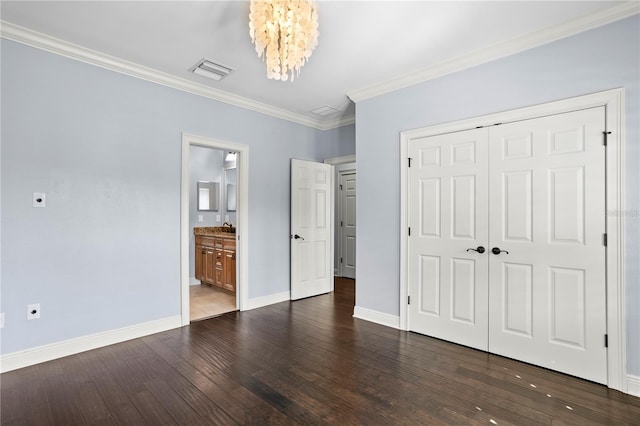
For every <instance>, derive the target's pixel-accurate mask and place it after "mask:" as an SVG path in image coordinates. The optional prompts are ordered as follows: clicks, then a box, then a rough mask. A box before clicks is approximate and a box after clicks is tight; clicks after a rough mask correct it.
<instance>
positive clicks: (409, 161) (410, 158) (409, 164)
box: [408, 157, 411, 167]
mask: <svg viewBox="0 0 640 426" xmlns="http://www.w3.org/2000/svg"><path fill="white" fill-rule="evenodd" d="M408 160H409V167H411V157H409V158H408Z"/></svg>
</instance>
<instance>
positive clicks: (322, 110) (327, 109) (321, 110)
mask: <svg viewBox="0 0 640 426" xmlns="http://www.w3.org/2000/svg"><path fill="white" fill-rule="evenodd" d="M311 112H312V113H314V114H318V115H319V116H321V117H326V116H328V115H332V114H336V113H338V112H340V111H339V110H337V109H335V108H334V107H331V106H329V105H322V106H321V107H318V108H316V109H312V110H311Z"/></svg>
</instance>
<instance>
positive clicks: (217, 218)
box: [216, 214, 220, 223]
mask: <svg viewBox="0 0 640 426" xmlns="http://www.w3.org/2000/svg"><path fill="white" fill-rule="evenodd" d="M216 222H218V223H220V215H219V214H217V215H216Z"/></svg>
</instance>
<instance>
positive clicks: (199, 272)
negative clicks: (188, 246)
mask: <svg viewBox="0 0 640 426" xmlns="http://www.w3.org/2000/svg"><path fill="white" fill-rule="evenodd" d="M195 250H196V252H195V258H196V279H197V280H200V281H203V280H204V261H205V256H206V254H207V251H206V250H205V248H204V247H202V246H201V245H200V244H196V249H195Z"/></svg>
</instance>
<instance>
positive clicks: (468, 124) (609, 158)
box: [399, 89, 628, 393]
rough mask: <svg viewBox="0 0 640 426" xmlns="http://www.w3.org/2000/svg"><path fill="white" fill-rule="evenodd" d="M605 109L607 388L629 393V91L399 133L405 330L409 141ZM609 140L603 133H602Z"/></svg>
mask: <svg viewBox="0 0 640 426" xmlns="http://www.w3.org/2000/svg"><path fill="white" fill-rule="evenodd" d="M599 106H604V107H605V110H606V119H605V126H606V129H603V130H604V131H607V132H610V134H608V135H607V136H608V138H607V147H606V179H607V184H606V206H607V212H603V213H606V229H607V256H606V269H607V272H606V278H607V290H606V294H607V335H608V356H607V375H608V378H607V386H608V387H610V388H612V389H616V390H619V391H622V392H625V393H627V392H628V383H627V378H626V341H625V336H626V335H625V315H624V303H625V302H624V216H623V215H622V212H624V211H625V209H624V204H625V203H624V177H625V174H624V147H625V127H624V122H625V120H624V90H623V89H614V90H608V91H605V92H599V93H594V94H590V95H585V96H580V97H576V98H570V99H565V100H560V101H556V102H550V103H545V104H541V105H535V106H531V107H526V108H521V109H517V110H512V111H505V112H500V113H496V114H489V115H485V116H481V117H476V118H470V119H466V120H462V121H457V122H452V123H445V124H438V125H434V126H429V127H425V128H420V129H414V130H407V131H404V132H401V134H400V170H401V171H402V172H401V173H400V300H399V303H400V329H401V330H408V306H407V301H408V292H409V289H408V287H409V282H408V277H409V273H408V270H409V267H408V265H409V258H408V253H409V236H408V233H407V229H408V228H409V225H410V224H409V204H408V203H409V196H408V191H409V179H408V174H409V170H408V167H407V165H408V158H409V142H410V141H411V140H412V139H414V138H424V137H429V136H435V135H442V134H445V133H452V132H459V131H463V130H468V129H473V128H477V127H482V126H490V125H493V124H494V123H507V122H512V121H518V120H526V119H532V118H537V117H542V116H547V115H554V114H561V113H564V112H569V111H576V110H580V109H586V108H592V107H599ZM603 139H604V135H603Z"/></svg>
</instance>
